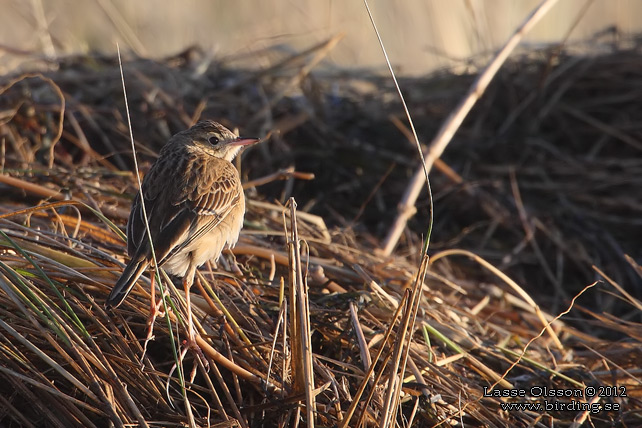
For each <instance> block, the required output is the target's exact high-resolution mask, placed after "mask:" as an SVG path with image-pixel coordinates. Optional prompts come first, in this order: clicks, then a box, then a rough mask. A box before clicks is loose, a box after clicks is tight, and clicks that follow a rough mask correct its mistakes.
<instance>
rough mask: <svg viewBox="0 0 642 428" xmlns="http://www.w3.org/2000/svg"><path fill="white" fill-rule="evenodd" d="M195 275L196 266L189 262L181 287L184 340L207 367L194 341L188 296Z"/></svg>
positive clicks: (190, 303) (190, 304)
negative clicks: (184, 323)
mask: <svg viewBox="0 0 642 428" xmlns="http://www.w3.org/2000/svg"><path fill="white" fill-rule="evenodd" d="M195 275H196V266H194V265H193V263H191V262H190V266H189V268H188V269H187V272H186V274H185V276H184V277H183V289H184V290H185V303H186V304H187V339H186V340H185V347H186V348H191V349H193V350H194V351H195V352H196V357H197V358H199V359H200V360H201V362H202V363H203V365H204V366H205V367H208V368H209V363H208V362H207V359H206V358H205V356H204V355H203V351H201V348H200V347H199V346H198V343H197V342H196V335H197V334H198V333H197V332H196V329H195V328H194V319H193V315H192V299H191V297H190V289H191V288H192V284H193V283H194V276H195Z"/></svg>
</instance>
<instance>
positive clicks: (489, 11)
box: [0, 0, 642, 75]
mask: <svg viewBox="0 0 642 428" xmlns="http://www.w3.org/2000/svg"><path fill="white" fill-rule="evenodd" d="M538 3H539V1H537V0H521V1H514V0H454V1H441V0H405V1H389V0H371V1H370V6H371V9H372V12H373V15H374V18H375V19H376V21H377V23H378V25H379V27H380V29H381V33H382V37H383V39H384V41H385V44H386V47H387V49H388V51H389V53H390V57H391V58H390V59H391V61H392V63H393V65H394V66H395V69H396V71H397V72H399V73H402V74H407V75H408V74H413V75H416V74H421V73H426V72H430V71H432V70H435V69H439V68H443V67H453V66H462V65H465V64H466V63H467V62H468V61H469V60H470V59H471V58H479V57H480V56H483V55H488V54H491V53H492V52H493V51H494V50H496V49H497V48H498V47H499V46H500V45H501V44H503V43H504V41H505V40H506V39H507V38H508V36H509V35H510V34H511V33H512V32H513V31H514V30H515V28H517V27H518V25H519V24H520V23H521V22H522V20H523V19H524V18H525V17H526V16H527V15H528V13H529V12H530V11H531V10H533V9H534V8H535V6H536V5H537V4H538ZM0 5H1V10H2V13H1V14H0V67H3V68H4V71H5V72H6V71H7V69H11V68H13V67H15V66H17V65H18V64H20V63H21V62H22V61H24V60H25V56H24V55H23V54H26V53H31V54H33V53H41V54H44V55H47V56H51V57H53V56H60V55H66V54H72V53H74V54H77V53H88V52H102V53H107V54H109V53H114V52H115V49H116V43H120V45H121V46H122V47H123V48H124V49H130V50H132V51H133V52H134V53H136V54H137V55H139V56H144V57H152V58H159V57H164V56H168V55H172V54H176V53H177V52H179V51H182V50H184V49H185V48H186V47H188V46H193V45H198V46H200V47H202V48H203V49H204V50H205V51H206V52H207V53H208V54H210V55H212V56H215V57H216V58H219V59H220V58H225V57H227V56H238V55H249V57H248V58H247V60H248V62H249V63H253V64H254V65H255V66H257V67H261V66H267V65H268V63H267V62H266V61H267V60H266V59H261V58H252V53H253V52H256V51H257V50H261V49H264V48H266V47H271V46H275V45H277V46H279V47H280V48H281V49H283V50H288V51H292V52H297V51H300V50H301V49H303V48H306V47H309V46H311V45H313V44H315V43H319V42H321V41H323V40H326V39H328V38H329V37H331V36H334V35H336V34H337V33H340V32H344V33H345V34H346V37H345V39H344V40H343V41H342V42H341V43H340V44H339V45H338V46H337V47H336V48H335V49H334V50H333V51H332V52H331V53H330V56H329V58H328V61H327V63H329V64H332V65H333V66H336V67H340V68H349V69H359V68H366V67H367V68H372V69H375V70H382V71H383V70H384V69H385V67H384V65H385V63H384V60H383V56H382V55H381V50H380V48H379V46H378V44H377V41H376V37H375V35H374V32H373V31H372V27H371V25H370V22H369V20H368V16H367V14H366V13H365V8H364V6H363V3H362V2H361V1H332V0H330V1H313V0H303V1H293V0H275V1H270V2H260V1H255V2H239V1H236V2H232V1H208V0H187V1H177V0H173V1H170V0H165V1H150V0H144V1H126V0H91V1H74V0H1V1H0ZM641 14H642V3H641V2H639V1H635V0H588V1H587V0H565V1H561V2H558V4H557V5H555V7H554V10H553V11H552V12H551V13H549V14H547V16H545V17H544V18H543V19H542V21H541V22H540V23H539V24H538V25H537V26H536V27H535V29H534V30H533V31H532V32H530V33H529V34H527V35H526V38H525V44H524V46H526V47H533V46H539V45H541V44H543V43H558V42H562V41H565V42H566V45H567V47H568V46H572V45H573V42H575V41H578V40H581V41H584V40H586V39H589V38H591V37H593V35H594V34H596V33H599V32H601V31H604V30H605V29H609V28H617V29H618V30H619V31H620V32H623V33H630V32H638V31H639V30H640V28H641V26H642V23H641V22H640V20H639V19H638V18H639V16H641ZM593 48H597V47H595V46H593ZM29 60H33V58H30V59H29ZM0 71H1V69H0Z"/></svg>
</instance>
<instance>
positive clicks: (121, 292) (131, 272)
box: [105, 259, 149, 308]
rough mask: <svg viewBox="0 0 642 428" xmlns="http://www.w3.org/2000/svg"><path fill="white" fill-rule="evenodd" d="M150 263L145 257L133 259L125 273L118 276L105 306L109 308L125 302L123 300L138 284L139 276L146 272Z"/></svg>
mask: <svg viewBox="0 0 642 428" xmlns="http://www.w3.org/2000/svg"><path fill="white" fill-rule="evenodd" d="M148 265H149V263H148V262H147V261H146V260H145V259H143V260H135V259H132V260H131V261H130V262H129V264H128V265H127V267H126V268H125V270H124V271H123V274H122V275H121V276H120V278H118V281H116V285H114V288H112V289H111V293H109V297H107V301H106V302H105V306H106V307H107V308H117V307H118V306H119V305H120V304H121V303H123V300H125V298H126V297H127V295H128V294H129V292H130V291H132V288H133V287H134V284H136V281H138V278H140V276H141V275H142V274H143V272H145V268H147V266H148Z"/></svg>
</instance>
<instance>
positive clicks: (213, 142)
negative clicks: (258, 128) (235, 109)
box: [183, 120, 259, 162]
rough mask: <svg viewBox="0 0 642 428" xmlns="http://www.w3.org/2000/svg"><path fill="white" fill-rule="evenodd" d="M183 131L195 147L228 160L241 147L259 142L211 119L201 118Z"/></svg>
mask: <svg viewBox="0 0 642 428" xmlns="http://www.w3.org/2000/svg"><path fill="white" fill-rule="evenodd" d="M183 133H184V134H186V135H185V136H186V137H188V138H189V139H190V140H191V141H192V142H193V143H194V144H195V145H196V147H198V148H200V149H202V150H204V151H205V152H206V153H208V154H210V155H212V156H216V157H218V158H221V159H225V160H226V161H228V162H231V161H232V160H233V159H234V158H235V157H236V155H237V154H238V153H239V152H240V151H241V149H242V148H243V147H247V146H250V145H252V144H256V143H258V142H259V139H258V138H244V137H238V136H236V135H234V133H233V132H232V131H230V130H229V129H227V128H226V127H224V126H223V125H221V124H220V123H218V122H214V121H212V120H202V121H200V122H198V123H197V124H196V125H194V126H192V127H191V128H190V129H188V130H187V131H183Z"/></svg>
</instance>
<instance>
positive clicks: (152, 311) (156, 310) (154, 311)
mask: <svg viewBox="0 0 642 428" xmlns="http://www.w3.org/2000/svg"><path fill="white" fill-rule="evenodd" d="M155 280H156V275H155V272H154V273H153V274H152V277H151V283H152V288H151V291H150V295H151V297H150V299H149V300H150V308H149V318H148V319H147V334H146V336H145V342H144V345H143V356H142V357H141V361H142V360H143V359H144V358H145V354H146V353H147V344H148V343H149V341H150V340H154V337H155V336H154V323H155V322H156V318H157V317H158V316H163V315H164V312H162V311H161V310H160V308H161V306H162V304H163V298H164V297H165V296H161V298H160V299H158V302H156V284H155Z"/></svg>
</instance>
